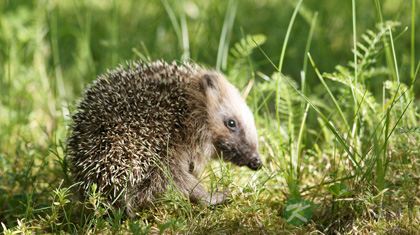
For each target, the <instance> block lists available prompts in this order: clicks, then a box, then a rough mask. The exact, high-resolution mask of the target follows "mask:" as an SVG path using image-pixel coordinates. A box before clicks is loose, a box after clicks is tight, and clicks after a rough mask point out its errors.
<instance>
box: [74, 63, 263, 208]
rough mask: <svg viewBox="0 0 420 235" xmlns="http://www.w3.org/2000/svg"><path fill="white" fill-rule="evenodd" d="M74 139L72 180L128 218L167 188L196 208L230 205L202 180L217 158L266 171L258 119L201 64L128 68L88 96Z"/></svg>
mask: <svg viewBox="0 0 420 235" xmlns="http://www.w3.org/2000/svg"><path fill="white" fill-rule="evenodd" d="M71 119H72V123H71V124H70V126H69V129H70V132H69V133H70V134H69V137H68V140H67V146H68V154H69V162H70V167H71V172H72V176H73V178H74V180H75V181H77V182H80V187H81V191H83V192H84V193H86V192H87V191H88V190H89V189H90V187H91V186H92V185H93V184H96V185H97V190H98V191H99V192H100V193H102V195H103V196H104V197H105V199H104V200H105V203H107V204H109V205H110V206H111V207H113V208H122V209H123V210H125V213H126V214H127V215H132V214H133V212H134V211H135V210H137V209H140V208H144V207H147V206H150V205H151V203H152V202H153V201H154V200H155V199H157V198H160V197H162V194H163V193H165V192H166V191H167V190H168V188H169V187H170V186H171V185H173V184H175V186H176V188H177V189H178V190H179V191H180V192H181V193H182V194H183V195H185V197H186V198H189V200H190V201H191V202H193V203H197V204H200V203H203V204H206V205H217V204H222V203H224V202H225V201H226V200H227V199H226V193H225V192H216V193H213V194H209V193H207V192H206V191H205V189H204V186H203V185H202V184H201V182H200V180H199V177H200V175H201V173H202V172H203V170H204V168H205V166H206V164H207V163H208V162H209V160H211V159H217V158H219V157H220V158H222V159H223V160H224V161H227V162H232V163H233V164H236V165H238V166H248V167H249V168H250V169H252V170H257V169H259V168H260V167H261V160H260V157H259V151H258V137H257V131H256V127H255V123H254V118H253V114H252V112H251V111H250V109H249V107H248V106H247V105H246V103H245V100H244V99H243V98H242V96H241V95H240V93H239V91H238V90H237V89H236V88H235V87H234V86H233V85H232V84H231V83H229V82H228V81H227V80H226V78H225V77H224V76H223V75H222V74H221V73H220V72H217V71H215V70H211V69H206V68H203V67H202V66H199V65H197V64H195V63H188V62H184V63H182V64H177V63H176V62H175V61H174V62H172V63H166V62H165V61H163V60H159V61H155V62H128V63H127V66H126V67H124V66H121V65H120V66H119V67H118V68H117V69H115V70H113V71H109V70H108V71H107V74H105V75H101V76H99V77H98V79H97V80H95V81H94V82H93V83H92V84H91V85H89V86H88V87H87V89H86V90H85V91H84V92H83V97H82V100H81V101H80V102H79V103H78V105H77V106H76V109H75V111H74V112H73V114H72V115H71Z"/></svg>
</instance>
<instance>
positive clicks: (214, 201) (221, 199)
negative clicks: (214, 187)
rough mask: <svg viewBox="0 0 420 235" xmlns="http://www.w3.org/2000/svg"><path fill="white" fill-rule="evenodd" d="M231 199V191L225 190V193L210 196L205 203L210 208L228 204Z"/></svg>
mask: <svg viewBox="0 0 420 235" xmlns="http://www.w3.org/2000/svg"><path fill="white" fill-rule="evenodd" d="M229 198H230V192H229V190H227V189H225V190H224V191H223V192H219V191H217V192H215V193H212V194H209V195H208V196H207V198H206V199H205V202H206V204H207V205H208V206H215V205H221V204H223V203H226V202H228V201H229Z"/></svg>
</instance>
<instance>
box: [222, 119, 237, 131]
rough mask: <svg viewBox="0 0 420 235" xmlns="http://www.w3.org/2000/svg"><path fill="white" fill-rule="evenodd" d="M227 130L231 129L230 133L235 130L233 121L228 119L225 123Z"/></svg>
mask: <svg viewBox="0 0 420 235" xmlns="http://www.w3.org/2000/svg"><path fill="white" fill-rule="evenodd" d="M225 125H226V127H227V128H229V129H231V130H232V131H234V130H236V122H235V120H232V119H229V120H227V121H226V122H225Z"/></svg>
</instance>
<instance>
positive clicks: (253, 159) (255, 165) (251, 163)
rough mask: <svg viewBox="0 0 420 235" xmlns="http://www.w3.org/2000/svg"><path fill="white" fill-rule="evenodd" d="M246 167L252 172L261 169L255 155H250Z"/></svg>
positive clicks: (259, 161) (258, 159)
mask: <svg viewBox="0 0 420 235" xmlns="http://www.w3.org/2000/svg"><path fill="white" fill-rule="evenodd" d="M248 167H249V168H251V170H254V171H256V170H258V169H259V168H260V167H261V160H260V158H259V157H258V155H257V154H255V153H254V154H252V155H251V159H250V160H249V163H248Z"/></svg>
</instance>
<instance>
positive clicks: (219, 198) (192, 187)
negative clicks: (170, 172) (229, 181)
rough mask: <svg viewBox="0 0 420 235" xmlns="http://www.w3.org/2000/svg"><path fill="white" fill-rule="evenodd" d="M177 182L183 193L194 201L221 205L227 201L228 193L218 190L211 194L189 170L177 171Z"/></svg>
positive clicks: (175, 178)
mask: <svg viewBox="0 0 420 235" xmlns="http://www.w3.org/2000/svg"><path fill="white" fill-rule="evenodd" d="M175 175H176V177H174V181H175V184H176V185H177V187H178V189H179V190H180V191H181V193H182V194H184V195H185V196H187V197H189V198H190V200H191V202H193V203H202V204H205V205H219V204H222V203H224V202H225V201H227V199H228V198H227V193H223V192H216V193H213V194H209V193H207V192H206V191H205V189H204V187H203V185H202V184H201V183H200V181H199V180H198V179H197V178H196V177H195V176H194V175H192V174H191V173H190V172H188V171H182V172H177V174H175Z"/></svg>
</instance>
